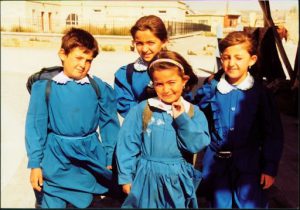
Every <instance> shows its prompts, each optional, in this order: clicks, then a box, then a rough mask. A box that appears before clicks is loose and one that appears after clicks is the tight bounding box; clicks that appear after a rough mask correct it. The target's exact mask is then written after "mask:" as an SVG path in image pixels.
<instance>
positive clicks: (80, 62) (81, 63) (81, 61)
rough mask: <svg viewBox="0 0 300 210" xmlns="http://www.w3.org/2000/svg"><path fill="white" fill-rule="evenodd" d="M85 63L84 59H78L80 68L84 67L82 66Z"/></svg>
mask: <svg viewBox="0 0 300 210" xmlns="http://www.w3.org/2000/svg"><path fill="white" fill-rule="evenodd" d="M85 63H86V61H85V60H83V59H82V60H80V61H79V65H80V67H81V68H84V67H85Z"/></svg>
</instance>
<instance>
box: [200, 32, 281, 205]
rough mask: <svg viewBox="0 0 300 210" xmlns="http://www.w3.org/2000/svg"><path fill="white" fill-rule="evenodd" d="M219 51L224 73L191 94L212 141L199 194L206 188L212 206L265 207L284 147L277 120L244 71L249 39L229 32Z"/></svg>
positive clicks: (252, 56) (251, 50) (253, 57)
mask: <svg viewBox="0 0 300 210" xmlns="http://www.w3.org/2000/svg"><path fill="white" fill-rule="evenodd" d="M220 52H221V61H222V68H223V71H221V72H219V73H217V74H216V75H215V77H214V78H210V79H209V81H208V82H207V83H206V84H204V86H203V87H201V88H200V89H199V90H198V91H197V94H196V100H197V101H198V104H199V106H200V108H201V109H203V110H204V111H205V114H206V115H207V118H208V122H209V124H210V126H209V127H210V133H211V138H212V139H211V143H210V145H209V147H207V150H206V152H205V154H204V158H203V181H204V182H203V184H204V185H206V184H207V186H208V188H207V189H204V191H205V190H209V189H211V191H210V193H209V194H208V198H209V201H210V204H211V207H213V208H266V207H267V206H268V202H267V200H266V195H265V193H266V189H268V188H269V187H270V186H272V184H273V183H274V181H275V176H276V174H277V170H278V164H279V160H280V158H281V154H282V148H283V132H282V125H281V121H280V116H279V113H278V110H277V109H276V106H275V103H274V100H273V98H272V95H271V94H270V92H269V91H268V90H267V89H266V88H265V87H264V86H263V85H262V83H261V81H259V80H257V79H254V77H253V76H252V75H251V74H250V73H249V71H248V70H249V69H250V68H251V66H253V65H254V64H255V62H256V61H257V52H256V43H255V41H254V39H253V38H252V37H251V36H250V35H248V34H247V33H245V32H241V31H239V32H232V33H229V34H228V35H227V36H226V37H225V38H224V39H223V40H222V41H221V42H220ZM202 189H203V188H202ZM205 192H207V193H208V191H205Z"/></svg>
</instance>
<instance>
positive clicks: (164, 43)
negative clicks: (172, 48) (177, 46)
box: [161, 39, 169, 50]
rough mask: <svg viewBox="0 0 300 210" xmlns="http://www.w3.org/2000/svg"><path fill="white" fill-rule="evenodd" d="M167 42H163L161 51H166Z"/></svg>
mask: <svg viewBox="0 0 300 210" xmlns="http://www.w3.org/2000/svg"><path fill="white" fill-rule="evenodd" d="M168 42H169V40H168V39H166V40H165V41H164V42H163V44H162V47H161V49H163V50H166V49H167V44H168Z"/></svg>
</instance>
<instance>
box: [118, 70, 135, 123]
mask: <svg viewBox="0 0 300 210" xmlns="http://www.w3.org/2000/svg"><path fill="white" fill-rule="evenodd" d="M114 90H115V92H116V100H117V110H118V112H119V114H120V115H121V116H122V117H125V116H126V115H127V114H128V112H129V110H130V108H131V107H133V106H135V105H136V104H137V103H138V102H137V101H136V99H135V97H134V94H133V92H132V90H131V87H130V84H129V83H128V82H127V77H126V66H123V67H121V68H120V69H119V70H118V71H117V72H116V74H115V82H114Z"/></svg>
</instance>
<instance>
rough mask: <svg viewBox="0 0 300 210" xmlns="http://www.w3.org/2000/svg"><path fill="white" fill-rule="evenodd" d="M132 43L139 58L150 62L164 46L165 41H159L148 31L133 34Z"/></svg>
mask: <svg viewBox="0 0 300 210" xmlns="http://www.w3.org/2000/svg"><path fill="white" fill-rule="evenodd" d="M133 43H134V45H135V47H136V49H137V51H138V53H139V55H140V56H141V58H142V59H143V60H144V61H146V62H150V61H151V60H152V59H153V58H154V56H155V55H156V54H157V53H158V52H159V51H160V50H161V49H162V48H163V47H164V46H165V43H166V42H165V41H161V40H160V39H159V38H158V37H156V36H155V35H154V34H153V33H152V32H151V31H150V30H149V29H147V30H144V31H140V30H138V31H137V32H136V33H135V36H134V40H133Z"/></svg>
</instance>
